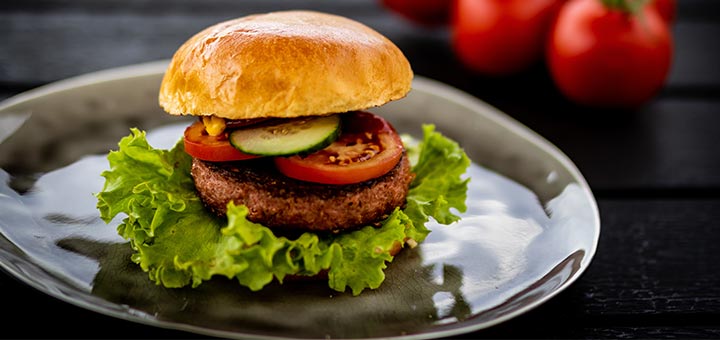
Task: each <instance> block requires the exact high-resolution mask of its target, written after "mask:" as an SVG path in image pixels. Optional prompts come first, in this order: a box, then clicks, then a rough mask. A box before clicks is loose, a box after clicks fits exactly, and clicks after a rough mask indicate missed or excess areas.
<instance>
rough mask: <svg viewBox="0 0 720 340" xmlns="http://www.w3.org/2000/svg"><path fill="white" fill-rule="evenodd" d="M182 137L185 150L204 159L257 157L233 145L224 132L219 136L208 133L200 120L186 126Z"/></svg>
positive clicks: (214, 160) (232, 159) (221, 160)
mask: <svg viewBox="0 0 720 340" xmlns="http://www.w3.org/2000/svg"><path fill="white" fill-rule="evenodd" d="M184 137H185V138H184V139H183V144H184V145H185V152H187V153H188V154H189V155H190V156H193V157H195V158H198V159H202V160H204V161H210V162H226V161H241V160H246V159H252V158H257V157H259V156H255V155H248V154H246V153H243V152H242V151H240V150H238V149H236V148H235V147H233V146H232V145H231V144H230V142H229V141H228V139H227V135H226V134H224V133H223V134H220V135H219V136H210V135H208V133H207V132H206V131H205V126H204V125H203V123H202V122H201V121H197V122H195V123H193V124H192V125H190V126H188V127H187V128H186V129H185V135H184Z"/></svg>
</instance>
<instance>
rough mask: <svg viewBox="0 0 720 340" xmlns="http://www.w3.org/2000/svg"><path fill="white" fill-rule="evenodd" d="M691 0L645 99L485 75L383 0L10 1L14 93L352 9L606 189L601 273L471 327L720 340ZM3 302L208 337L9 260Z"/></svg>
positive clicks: (718, 132) (140, 333)
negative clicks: (297, 18) (57, 293)
mask: <svg viewBox="0 0 720 340" xmlns="http://www.w3.org/2000/svg"><path fill="white" fill-rule="evenodd" d="M678 2H679V8H678V17H677V20H676V22H675V23H674V25H673V33H674V37H675V58H674V62H673V67H672V70H671V74H670V76H669V79H668V81H667V84H666V86H665V87H664V89H663V90H662V91H661V93H660V94H659V95H658V96H657V97H656V98H655V99H653V100H652V101H651V102H650V103H648V104H647V105H646V106H644V107H643V108H642V109H639V110H637V111H635V112H619V111H614V110H590V109H586V108H581V107H578V106H576V105H573V104H571V103H569V102H567V101H566V100H565V99H563V97H562V96H561V95H560V94H559V93H558V92H557V91H556V89H555V88H554V87H553V85H552V81H551V80H550V78H549V76H548V74H547V73H546V71H545V69H544V67H542V65H538V66H537V67H535V68H533V69H531V70H529V71H527V72H524V73H521V74H519V75H516V76H512V77H505V78H488V77H483V76H480V75H477V74H473V73H472V72H469V71H468V70H467V69H465V68H464V67H463V66H461V65H460V64H459V63H458V62H457V61H456V59H455V57H454V56H453V53H452V51H451V49H450V47H449V46H450V45H449V39H448V38H449V31H448V30H447V29H443V28H439V29H425V28H420V27H416V26H413V25H411V24H409V23H408V22H406V21H404V20H403V19H401V18H399V17H397V16H395V15H393V14H392V13H389V12H388V11H386V10H385V9H383V8H382V7H381V6H379V5H378V3H376V2H375V1H373V0H343V1H324V0H313V1H283V0H249V1H248V0H245V1H236V0H209V1H199V0H198V1H193V0H177V1H175V0H154V1H142V0H122V1H121V0H108V1H92V0H76V1H62V0H43V1H35V0H28V1H17V0H4V1H3V2H2V3H0V32H2V33H1V34H0V99H5V98H8V97H10V96H13V95H15V94H17V93H20V92H22V91H25V90H28V89H31V88H34V87H37V86H40V85H43V84H46V83H49V82H52V81H56V80H60V79H63V78H66V77H70V76H75V75H79V74H82V73H86V72H90V71H96V70H101V69H105V68H110V67H116V66H123V65H129V64H134V63H140V62H147V61H153V60H158V59H166V58H169V57H171V56H172V53H173V52H174V51H175V49H176V48H177V47H178V46H179V45H180V44H181V43H182V42H183V41H184V40H185V39H187V38H188V37H189V36H190V35H192V34H193V33H195V32H197V31H199V30H200V29H202V28H204V27H206V26H209V25H211V24H213V23H216V22H218V21H221V20H225V19H229V18H233V17H239V16H242V15H245V14H249V13H256V12H266V11H271V10H278V9H289V8H309V9H316V10H322V11H326V12H332V13H336V14H341V15H345V16H348V17H351V18H354V19H356V20H359V21H361V22H364V23H366V24H367V25H369V26H371V27H374V28H375V29H377V30H378V31H380V32H381V33H383V34H385V35H386V36H388V37H389V38H390V39H391V40H393V41H394V42H395V43H396V44H397V45H398V46H399V47H400V48H401V49H402V50H403V51H404V52H405V54H406V55H407V57H408V59H409V60H410V62H411V64H412V67H413V69H414V71H415V72H416V74H418V75H422V76H425V77H429V78H433V79H436V80H439V81H441V82H444V83H447V84H450V85H452V86H454V87H457V88H459V89H461V90H463V91H466V92H468V93H470V94H472V95H474V96H476V97H478V98H480V99H482V100H484V101H486V102H488V103H489V104H491V105H494V106H496V107H497V108H499V109H500V110H502V111H504V112H505V113H507V114H508V115H510V116H511V117H513V118H515V119H516V120H518V121H520V122H521V123H523V124H525V125H527V126H528V127H530V128H531V129H533V130H535V131H536V132H538V133H539V134H540V135H542V136H543V137H545V138H546V139H548V140H549V141H550V142H552V143H553V144H555V145H556V146H558V147H559V148H560V149H561V150H562V151H564V152H565V153H566V154H567V155H568V156H569V157H570V158H571V159H572V160H573V161H574V163H575V164H576V165H577V167H578V168H579V169H580V171H581V172H582V173H583V175H584V176H585V178H586V179H587V181H588V183H589V185H590V187H591V188H592V190H593V192H594V194H595V197H596V199H597V201H598V206H599V210H600V218H601V221H602V232H601V237H600V244H599V248H598V252H597V254H596V256H595V259H594V260H593V262H592V264H591V266H590V267H589V269H588V270H587V271H586V273H585V274H584V275H583V276H582V277H581V278H580V279H579V280H578V281H577V282H575V283H574V284H573V285H572V286H570V287H569V288H568V289H567V290H565V291H563V292H562V293H561V294H559V295H558V296H556V297H555V298H553V299H551V300H550V301H549V302H547V303H545V304H543V305H541V306H540V307H538V308H536V309H534V310H532V311H530V312H529V313H527V314H524V315H522V316H520V317H517V318H515V319H512V320H510V321H508V322H505V323H502V324H500V325H497V326H494V327H492V328H489V329H486V330H482V331H478V332H476V333H472V334H467V335H466V336H467V337H469V338H484V337H491V338H498V337H502V338H619V337H627V338H659V337H682V338H703V337H709V338H718V337H720V152H719V151H718V150H719V148H720V67H719V66H718V64H720V1H717V0H679V1H678ZM0 301H2V305H3V312H2V314H3V316H2V318H1V319H0V320H2V321H1V322H0V336H3V337H5V338H15V337H26V338H27V337H30V338H47V337H50V338H59V337H63V338H81V337H87V338H95V337H142V338H153V337H172V338H177V337H185V338H186V337H198V336H197V335H194V334H189V333H183V332H179V331H172V330H166V329H161V328H154V327H150V326H144V325H140V324H136V323H132V322H127V321H122V320H118V319H114V318H111V317H107V316H104V315H100V314H96V313H93V312H90V311H87V310H84V309H81V308H78V307H75V306H73V305H70V304H68V303H65V302H62V301H59V300H57V299H55V298H52V297H50V296H48V295H45V294H44V293H41V292H39V291H37V290H35V289H33V288H31V287H29V286H26V285H24V284H22V283H20V282H19V281H17V280H16V279H14V278H12V277H11V276H9V275H7V274H6V273H4V272H0ZM66 320H74V321H75V322H72V323H68V322H66ZM77 321H80V322H77ZM78 324H80V325H86V326H87V327H78V326H77V325H78Z"/></svg>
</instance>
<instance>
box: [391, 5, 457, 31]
mask: <svg viewBox="0 0 720 340" xmlns="http://www.w3.org/2000/svg"><path fill="white" fill-rule="evenodd" d="M450 1H451V0H382V4H383V5H384V6H385V7H386V8H388V9H390V10H392V11H393V12H395V13H398V14H400V15H401V16H403V17H404V18H406V19H408V20H410V21H412V22H414V23H416V24H420V25H424V26H437V25H443V24H447V23H448V21H449V15H450Z"/></svg>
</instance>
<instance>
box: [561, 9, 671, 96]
mask: <svg viewBox="0 0 720 340" xmlns="http://www.w3.org/2000/svg"><path fill="white" fill-rule="evenodd" d="M671 59H672V37H671V35H670V31H669V30H668V27H667V23H666V22H665V21H663V19H662V18H661V17H660V15H659V14H658V12H657V11H656V10H655V8H653V7H652V6H645V7H643V8H641V9H640V13H637V14H631V13H628V12H623V11H620V10H617V9H609V8H607V7H605V6H604V5H603V2H601V1H598V0H571V1H569V2H568V3H566V4H565V5H564V6H563V8H562V9H561V11H560V13H558V17H557V21H556V22H555V25H554V26H553V29H552V31H551V32H550V38H549V40H548V46H547V61H548V66H549V68H550V73H551V75H552V77H553V79H554V80H555V83H556V84H557V86H558V88H559V89H560V91H561V92H562V93H563V94H565V96H567V97H568V98H569V99H571V100H573V101H575V102H577V103H580V104H584V105H590V106H603V107H622V108H635V107H638V106H640V105H641V104H643V103H645V102H646V101H647V100H649V99H650V98H651V97H652V96H653V95H655V94H656V92H657V91H658V90H659V89H660V88H661V87H662V85H663V83H664V82H665V78H666V77H667V74H668V71H669V69H670V64H671Z"/></svg>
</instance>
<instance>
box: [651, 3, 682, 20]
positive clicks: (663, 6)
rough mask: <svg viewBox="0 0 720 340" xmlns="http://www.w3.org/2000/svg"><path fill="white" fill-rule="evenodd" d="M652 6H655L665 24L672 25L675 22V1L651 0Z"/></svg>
mask: <svg viewBox="0 0 720 340" xmlns="http://www.w3.org/2000/svg"><path fill="white" fill-rule="evenodd" d="M653 6H655V8H656V9H657V11H658V13H660V16H661V17H662V18H663V19H664V20H665V22H667V23H672V22H674V21H675V11H676V9H677V3H676V2H675V0H653Z"/></svg>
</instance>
